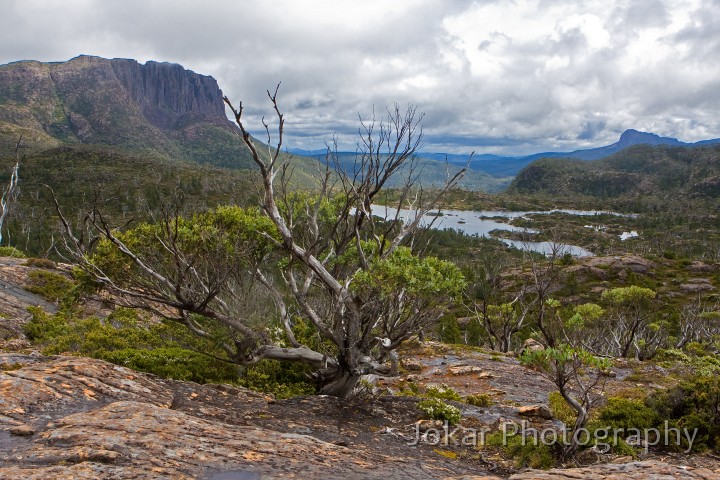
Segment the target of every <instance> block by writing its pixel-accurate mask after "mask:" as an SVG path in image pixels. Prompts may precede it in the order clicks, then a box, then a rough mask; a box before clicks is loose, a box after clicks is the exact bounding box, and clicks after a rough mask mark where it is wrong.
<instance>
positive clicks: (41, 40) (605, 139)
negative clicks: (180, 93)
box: [0, 0, 720, 155]
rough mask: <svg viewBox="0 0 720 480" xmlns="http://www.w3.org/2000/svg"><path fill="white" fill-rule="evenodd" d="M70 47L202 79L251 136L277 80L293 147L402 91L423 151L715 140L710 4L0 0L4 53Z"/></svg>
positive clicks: (520, 150)
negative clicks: (622, 138) (419, 127)
mask: <svg viewBox="0 0 720 480" xmlns="http://www.w3.org/2000/svg"><path fill="white" fill-rule="evenodd" d="M80 54H87V55H97V56H101V57H106V58H134V59H136V60H138V61H140V62H145V61H148V60H155V61H166V62H173V63H178V64H180V65H182V66H184V67H185V68H187V69H189V70H193V71H195V72H197V73H201V74H204V75H212V76H213V77H215V78H216V79H217V81H218V83H219V85H220V88H221V89H222V90H223V92H224V93H225V94H226V95H227V96H228V97H229V98H230V99H232V100H233V101H234V102H235V103H236V102H238V101H240V100H242V102H243V105H245V107H246V114H247V124H248V127H249V129H250V130H251V131H253V132H258V133H259V132H260V129H259V128H258V127H259V126H260V123H259V122H260V118H261V117H262V116H263V115H265V116H267V118H272V110H271V108H270V105H269V103H268V101H267V96H266V94H265V91H266V90H267V89H274V87H275V85H276V84H277V83H278V82H281V83H282V85H281V87H280V92H279V96H278V98H279V102H280V107H281V109H282V110H283V112H284V113H285V115H286V126H285V135H286V145H288V146H289V147H293V148H302V149H315V148H322V147H323V146H324V145H325V143H326V142H329V141H332V138H333V136H336V138H337V139H338V142H339V145H340V147H341V148H342V149H350V150H352V149H353V148H354V146H355V144H356V143H357V140H358V136H357V135H358V127H359V126H360V123H359V122H360V119H361V118H362V119H364V120H367V119H369V118H371V117H372V115H373V112H375V116H376V117H377V118H380V117H381V116H382V115H383V114H384V113H385V112H386V109H387V108H388V107H392V106H393V105H394V104H395V103H397V104H399V105H400V107H401V109H403V110H404V109H405V108H407V106H409V105H413V106H415V107H416V108H417V112H419V113H424V117H423V132H424V140H423V150H424V151H428V152H448V153H469V152H471V151H475V152H477V153H496V154H502V155H521V154H529V153H536V152H540V151H571V150H576V149H582V148H593V147H598V146H603V145H608V144H611V143H614V142H616V141H617V139H618V137H619V135H620V134H621V133H622V132H623V131H624V130H626V129H629V128H634V129H637V130H641V131H647V132H652V133H656V134H659V135H662V136H669V137H675V138H678V139H680V140H682V141H686V142H694V141H698V140H704V139H709V138H718V137H720V115H719V114H718V113H719V112H720V3H719V2H718V1H717V0H600V1H593V0H588V1H582V0H571V1H565V0H527V1H526V0H516V1H510V0H508V1H504V0H481V1H475V2H471V1H460V0H394V1H389V0H357V1H346V0H329V1H320V0H317V1H316V0H302V1H300V0H265V1H261V0H203V1H198V0H195V1H186V0H174V1H161V0H0V64H4V63H9V62H12V61H17V60H29V59H31V60H40V61H65V60H68V59H70V58H72V57H75V56H77V55H80Z"/></svg>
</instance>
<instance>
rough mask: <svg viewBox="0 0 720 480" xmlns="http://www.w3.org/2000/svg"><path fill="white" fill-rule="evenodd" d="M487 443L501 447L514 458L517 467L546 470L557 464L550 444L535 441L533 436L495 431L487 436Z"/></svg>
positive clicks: (490, 445)
mask: <svg viewBox="0 0 720 480" xmlns="http://www.w3.org/2000/svg"><path fill="white" fill-rule="evenodd" d="M485 445H486V446H488V447H495V448H499V449H501V450H502V451H503V453H504V454H505V455H506V456H508V457H509V458H511V459H512V460H513V462H514V463H515V466H516V467H517V468H527V467H529V468H540V469H544V470H546V469H548V468H552V467H554V466H555V457H554V456H553V450H552V447H551V446H550V445H545V444H544V443H542V442H535V440H534V439H533V438H524V437H523V436H522V435H520V434H515V435H510V436H507V437H506V436H505V435H504V434H503V433H502V432H495V433H493V434H491V435H488V436H487V438H486V440H485Z"/></svg>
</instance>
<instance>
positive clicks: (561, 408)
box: [548, 391, 577, 426]
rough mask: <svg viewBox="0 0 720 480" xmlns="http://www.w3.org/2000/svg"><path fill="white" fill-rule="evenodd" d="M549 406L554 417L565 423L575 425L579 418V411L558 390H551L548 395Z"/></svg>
mask: <svg viewBox="0 0 720 480" xmlns="http://www.w3.org/2000/svg"><path fill="white" fill-rule="evenodd" d="M548 406H549V407H550V412H552V416H553V418H557V419H558V420H560V421H561V422H563V423H564V424H565V425H569V426H572V425H575V421H576V420H577V412H576V411H575V410H574V409H573V408H572V407H571V406H570V405H568V403H567V402H566V401H565V399H564V398H563V396H562V395H561V394H560V392H558V391H554V392H550V395H549V396H548Z"/></svg>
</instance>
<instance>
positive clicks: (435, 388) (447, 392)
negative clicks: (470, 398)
mask: <svg viewBox="0 0 720 480" xmlns="http://www.w3.org/2000/svg"><path fill="white" fill-rule="evenodd" d="M423 396H424V397H427V398H439V399H441V400H454V401H456V402H462V401H463V399H462V397H461V396H460V394H459V393H457V392H456V391H455V390H453V389H452V388H451V387H448V386H447V385H445V384H442V385H431V386H429V387H427V390H426V392H425V394H424V395H423Z"/></svg>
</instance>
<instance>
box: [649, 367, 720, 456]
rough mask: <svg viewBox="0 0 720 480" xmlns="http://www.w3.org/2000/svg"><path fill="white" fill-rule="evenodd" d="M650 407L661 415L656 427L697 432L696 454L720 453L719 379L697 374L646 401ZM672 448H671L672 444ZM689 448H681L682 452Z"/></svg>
mask: <svg viewBox="0 0 720 480" xmlns="http://www.w3.org/2000/svg"><path fill="white" fill-rule="evenodd" d="M647 403H648V406H649V407H650V408H652V409H654V410H656V411H657V413H658V417H657V418H658V419H659V420H658V422H657V426H658V427H660V428H664V426H665V425H664V421H668V424H669V427H670V428H680V429H683V428H686V429H689V431H692V430H693V429H697V435H696V437H695V441H694V443H693V446H692V448H693V450H694V451H703V450H706V449H712V450H714V451H715V452H718V451H720V407H719V406H720V376H718V375H717V374H710V375H702V374H700V375H695V376H694V377H692V378H690V379H688V380H685V381H683V382H681V383H680V384H679V385H677V386H675V387H673V388H670V389H668V390H666V391H664V392H661V393H659V394H655V395H653V396H651V397H648V399H647ZM670 446H671V447H672V445H670ZM688 447H689V445H685V444H683V445H680V448H681V449H683V450H684V449H686V448H688Z"/></svg>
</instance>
